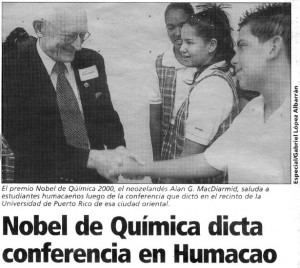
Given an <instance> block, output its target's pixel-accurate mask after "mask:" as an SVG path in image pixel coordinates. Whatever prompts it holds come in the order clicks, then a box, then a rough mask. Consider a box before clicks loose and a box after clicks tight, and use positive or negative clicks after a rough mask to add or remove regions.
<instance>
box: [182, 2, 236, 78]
mask: <svg viewBox="0 0 300 268" xmlns="http://www.w3.org/2000/svg"><path fill="white" fill-rule="evenodd" d="M196 7H197V8H198V9H200V10H201V11H200V12H199V13H196V14H195V15H193V16H192V17H191V18H190V19H189V20H188V21H187V22H186V23H187V24H188V25H190V26H192V27H193V28H194V29H195V30H196V33H197V35H198V36H200V37H202V38H203V39H205V40H207V41H210V40H211V39H213V38H214V39H216V40H217V48H216V53H215V55H214V58H213V60H212V62H210V64H209V65H211V64H213V63H216V62H219V61H226V66H224V67H222V68H219V69H221V70H222V71H224V72H227V71H228V70H229V69H230V68H231V67H232V65H231V60H232V58H233V57H234V55H235V51H234V41H233V39H232V36H231V32H232V28H231V27H230V23H229V19H228V14H227V12H225V11H224V10H223V9H224V8H229V7H230V5H226V4H219V5H217V4H215V3H208V4H200V5H197V6H196ZM207 67H208V66H201V67H199V68H198V71H197V72H196V74H195V78H194V80H195V79H196V78H197V77H198V76H199V75H200V74H201V72H202V71H203V70H204V69H206V68H207Z"/></svg>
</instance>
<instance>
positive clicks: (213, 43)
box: [208, 38, 218, 53]
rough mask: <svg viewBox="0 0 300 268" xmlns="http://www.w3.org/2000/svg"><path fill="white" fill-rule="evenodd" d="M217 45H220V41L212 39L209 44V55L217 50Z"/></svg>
mask: <svg viewBox="0 0 300 268" xmlns="http://www.w3.org/2000/svg"><path fill="white" fill-rule="evenodd" d="M217 45H218V41H217V40H216V39H215V38H213V39H211V40H210V42H209V48H208V52H209V53H212V52H214V51H215V50H216V49H217Z"/></svg>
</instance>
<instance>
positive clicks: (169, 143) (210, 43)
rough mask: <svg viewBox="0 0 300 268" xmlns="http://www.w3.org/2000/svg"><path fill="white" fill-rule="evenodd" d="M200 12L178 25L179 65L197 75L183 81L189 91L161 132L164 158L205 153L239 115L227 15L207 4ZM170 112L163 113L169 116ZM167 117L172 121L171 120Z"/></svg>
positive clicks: (222, 179) (221, 179)
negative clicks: (181, 61)
mask: <svg viewBox="0 0 300 268" xmlns="http://www.w3.org/2000/svg"><path fill="white" fill-rule="evenodd" d="M202 8H203V10H202V11H201V12H199V13H197V14H195V15H193V16H192V17H191V18H190V19H189V20H188V21H187V22H186V23H185V24H184V25H183V27H182V33H181V37H182V40H183V41H182V45H181V48H180V52H181V54H182V57H183V64H184V65H185V66H187V67H196V68H197V71H196V73H195V74H194V77H193V78H192V79H191V80H189V81H186V83H187V84H189V85H190V88H189V90H188V92H187V95H186V98H185V100H184V102H183V103H182V105H181V106H180V108H179V109H178V111H177V113H176V117H175V119H174V120H173V121H174V122H173V123H172V124H166V125H168V127H167V128H163V130H162V132H163V133H162V137H163V140H162V152H161V158H162V160H168V159H175V158H180V157H182V156H187V155H192V154H197V153H202V152H204V151H205V149H206V148H207V147H208V146H210V144H212V143H213V142H214V141H215V140H216V139H217V138H218V137H219V136H220V135H222V134H223V133H224V132H225V131H226V129H227V128H228V127H229V125H230V124H231V122H232V120H233V118H234V117H235V116H236V115H237V114H238V97H237V92H236V87H235V82H234V80H233V78H232V76H231V73H230V70H231V67H232V65H231V63H230V62H231V59H232V58H233V56H234V54H235V52H234V49H233V48H234V43H233V40H232V37H231V30H232V29H231V27H230V25H229V20H228V17H227V15H226V13H225V12H224V10H223V9H222V5H216V4H207V5H205V6H204V5H203V6H202ZM171 107H172V106H171ZM171 110H172V109H169V110H166V111H163V112H164V113H166V112H168V111H169V112H170V113H172V111H171ZM165 118H169V119H170V116H169V117H167V116H166V117H165ZM165 123H169V122H165ZM225 181H226V175H225V174H222V175H219V176H217V177H212V178H209V179H205V180H201V179H196V178H195V179H191V180H184V181H182V180H176V179H163V180H160V182H164V183H183V182H184V183H205V182H207V183H224V182H225Z"/></svg>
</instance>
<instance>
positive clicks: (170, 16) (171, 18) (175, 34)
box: [165, 8, 190, 49]
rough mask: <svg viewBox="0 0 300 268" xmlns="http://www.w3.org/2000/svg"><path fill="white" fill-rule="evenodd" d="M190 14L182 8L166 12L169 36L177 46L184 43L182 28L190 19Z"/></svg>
mask: <svg viewBox="0 0 300 268" xmlns="http://www.w3.org/2000/svg"><path fill="white" fill-rule="evenodd" d="M189 17H190V16H189V15H188V14H187V13H186V12H185V11H184V10H182V9H174V8H173V9H170V10H169V11H168V13H167V14H166V17H165V21H166V27H167V32H168V36H169V38H170V40H171V42H172V43H173V44H174V46H175V47H176V48H178V49H179V48H180V46H181V44H182V39H181V28H182V26H183V24H184V23H185V22H186V21H187V20H188V19H189Z"/></svg>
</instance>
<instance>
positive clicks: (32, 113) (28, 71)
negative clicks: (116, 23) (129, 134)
mask: <svg viewBox="0 0 300 268" xmlns="http://www.w3.org/2000/svg"><path fill="white" fill-rule="evenodd" d="M47 12H48V13H47V14H46V15H43V16H42V17H39V18H38V19H37V20H35V21H34V22H33V26H34V29H35V32H36V34H37V37H38V39H37V41H36V42H34V43H32V44H29V45H28V46H27V47H26V49H22V51H19V52H14V53H10V54H8V55H5V56H4V57H3V65H2V67H3V68H2V70H3V117H2V118H3V133H4V136H5V138H6V139H7V140H8V143H9V145H10V147H11V148H12V150H13V152H14V154H15V157H16V159H15V178H14V182H16V183H20V182H29V183H32V182H35V183H38V182H42V183H64V182H76V183H94V182H95V183H106V182H110V181H112V180H114V179H110V181H109V180H107V179H105V178H104V177H103V176H105V177H109V176H107V174H108V173H109V170H110V168H111V166H112V165H121V164H122V157H121V156H122V154H123V155H126V154H127V153H126V150H125V149H124V147H120V146H125V140H124V132H123V127H122V124H121V122H120V119H119V116H118V114H117V113H116V111H115V110H114V109H113V106H112V103H111V99H110V94H109V90H108V86H107V82H106V73H105V67H104V60H103V58H102V56H101V55H100V54H98V53H97V52H95V51H92V50H90V49H85V48H82V43H83V42H84V41H85V40H86V39H87V38H88V37H89V35H90V34H89V32H88V28H87V16H86V13H85V11H83V10H82V9H80V8H74V6H72V5H65V6H64V7H63V8H61V9H60V8H55V9H53V10H52V9H51V10H48V11H47ZM117 147H119V148H121V149H116V150H105V149H115V148H117ZM122 148H123V149H122ZM97 172H98V173H99V174H100V175H102V176H99V174H98V173H97Z"/></svg>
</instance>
